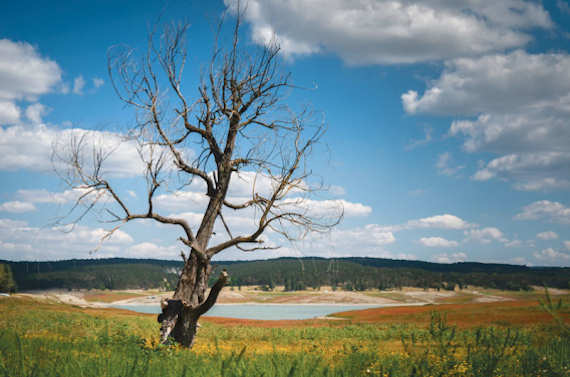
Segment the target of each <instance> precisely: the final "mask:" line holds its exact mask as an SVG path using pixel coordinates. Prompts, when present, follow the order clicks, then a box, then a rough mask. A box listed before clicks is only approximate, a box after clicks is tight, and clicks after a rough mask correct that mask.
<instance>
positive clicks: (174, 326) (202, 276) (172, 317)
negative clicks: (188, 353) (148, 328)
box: [158, 253, 228, 347]
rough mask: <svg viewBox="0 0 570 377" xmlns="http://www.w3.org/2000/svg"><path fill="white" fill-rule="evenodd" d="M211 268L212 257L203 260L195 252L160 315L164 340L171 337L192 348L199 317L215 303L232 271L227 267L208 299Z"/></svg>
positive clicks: (163, 305)
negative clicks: (227, 269)
mask: <svg viewBox="0 0 570 377" xmlns="http://www.w3.org/2000/svg"><path fill="white" fill-rule="evenodd" d="M211 269H212V267H211V265H210V261H209V260H201V259H200V258H198V256H197V255H196V254H195V253H191V255H190V258H188V260H187V261H186V263H185V265H184V269H183V270H182V273H181V275H180V279H179V280H178V285H177V287H176V291H175V292H174V296H173V298H172V299H171V300H165V301H163V302H162V303H161V306H162V313H161V314H160V315H159V316H158V322H160V324H161V328H160V335H161V343H165V342H166V341H167V340H168V338H169V337H171V338H172V339H173V340H174V341H175V342H177V343H180V344H181V345H183V346H185V347H192V345H193V344H194V337H195V335H196V331H197V328H198V319H199V318H200V316H202V315H203V314H204V313H206V312H207V311H208V310H209V309H210V308H211V307H212V306H213V305H214V304H215V302H216V300H217V298H218V294H219V293H220V291H221V290H222V288H223V287H224V285H225V284H226V283H227V281H228V274H227V272H226V271H225V270H224V271H222V273H221V274H220V278H219V279H218V281H217V282H216V283H215V284H214V286H213V287H212V289H211V290H210V293H209V295H208V298H205V297H206V291H207V289H208V277H209V276H210V273H211Z"/></svg>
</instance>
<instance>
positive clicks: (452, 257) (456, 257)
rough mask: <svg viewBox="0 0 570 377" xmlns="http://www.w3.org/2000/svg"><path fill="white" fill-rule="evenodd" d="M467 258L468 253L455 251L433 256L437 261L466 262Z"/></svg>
mask: <svg viewBox="0 0 570 377" xmlns="http://www.w3.org/2000/svg"><path fill="white" fill-rule="evenodd" d="M466 259H467V254H465V253H463V252H458V253H453V254H447V253H442V254H437V255H434V256H433V257H432V260H433V261H434V262H437V263H455V262H464V261H465V260H466Z"/></svg>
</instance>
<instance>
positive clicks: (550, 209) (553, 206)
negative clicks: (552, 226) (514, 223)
mask: <svg viewBox="0 0 570 377" xmlns="http://www.w3.org/2000/svg"><path fill="white" fill-rule="evenodd" d="M514 218H515V220H548V221H552V222H559V223H563V224H569V223H570V208H568V207H566V206H565V205H564V204H562V203H559V202H552V201H550V200H539V201H536V202H534V203H531V204H529V205H527V206H525V207H524V208H523V209H522V212H520V213H518V214H516V215H515V217H514Z"/></svg>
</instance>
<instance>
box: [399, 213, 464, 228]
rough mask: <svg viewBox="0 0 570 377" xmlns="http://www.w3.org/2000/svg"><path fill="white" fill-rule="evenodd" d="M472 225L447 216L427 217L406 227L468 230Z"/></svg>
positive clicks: (407, 224)
mask: <svg viewBox="0 0 570 377" xmlns="http://www.w3.org/2000/svg"><path fill="white" fill-rule="evenodd" d="M470 226H471V225H470V224H469V223H468V222H466V221H464V220H463V219H460V218H459V217H457V216H454V215H450V214H445V215H437V216H431V217H425V218H423V219H418V220H410V221H408V222H407V223H406V225H405V226H404V228H405V229H414V228H433V229H466V228H469V227H470Z"/></svg>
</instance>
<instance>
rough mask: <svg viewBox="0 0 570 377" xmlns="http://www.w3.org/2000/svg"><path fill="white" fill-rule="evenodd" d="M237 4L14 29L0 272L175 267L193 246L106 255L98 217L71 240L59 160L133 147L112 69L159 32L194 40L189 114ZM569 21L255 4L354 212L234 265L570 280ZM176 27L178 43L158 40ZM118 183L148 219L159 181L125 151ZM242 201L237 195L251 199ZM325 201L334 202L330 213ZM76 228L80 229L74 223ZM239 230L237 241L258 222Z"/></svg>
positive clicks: (259, 32)
mask: <svg viewBox="0 0 570 377" xmlns="http://www.w3.org/2000/svg"><path fill="white" fill-rule="evenodd" d="M227 7H229V16H228V17H229V18H228V20H229V21H230V22H231V17H232V15H233V14H235V13H233V12H232V10H233V9H235V2H234V1H233V0H225V2H221V1H220V2H216V1H212V2H197V1H194V2H192V1H187V2H185V1H170V2H165V3H160V2H150V1H149V2H146V1H137V2H134V1H121V2H110V1H97V2H87V1H85V2H84V1H78V2H72V3H71V2H57V1H50V2H47V1H45V2H44V1H32V2H28V1H20V2H17V3H15V2H12V3H10V4H4V5H3V10H2V12H1V13H0V180H1V182H2V183H3V184H2V185H0V258H2V259H10V260H53V259H64V258H88V257H110V256H119V257H156V258H165V259H176V258H178V257H179V252H180V249H181V248H182V246H181V244H178V243H177V241H176V238H177V230H176V229H169V228H167V227H165V226H157V225H156V224H153V223H136V224H131V223H129V224H127V225H125V226H124V227H122V228H121V229H120V231H118V232H115V234H114V235H113V237H111V239H110V240H108V241H106V242H104V243H103V244H100V242H99V241H100V239H101V237H102V236H103V235H104V234H105V230H106V229H109V226H108V224H106V223H103V222H101V220H102V217H101V216H100V215H101V214H100V213H99V216H98V213H97V212H95V213H94V214H93V216H89V217H87V218H85V219H83V221H82V222H81V223H80V224H79V225H78V226H77V227H75V229H74V230H73V231H72V232H64V231H63V230H64V229H66V228H65V226H62V225H57V224H54V219H55V218H57V217H59V216H62V215H64V214H66V213H67V211H68V210H69V208H70V206H71V205H72V203H73V199H74V198H76V193H74V192H72V191H69V188H68V187H66V186H65V185H64V184H63V183H62V182H61V180H60V179H59V178H58V177H57V175H56V174H54V172H53V166H52V163H51V161H50V155H51V153H52V150H53V148H54V147H55V148H57V147H58V145H61V144H60V143H61V142H62V141H64V140H65V139H66V137H69V134H70V133H73V132H78V130H79V132H82V131H81V130H91V134H92V135H94V136H95V138H99V139H101V138H105V139H106V140H107V142H106V143H107V146H109V147H116V146H117V145H118V144H119V141H120V139H121V135H122V134H123V133H124V132H125V130H127V129H128V128H129V126H131V125H132V124H134V119H135V116H134V115H135V114H134V113H133V111H132V109H130V108H128V107H126V106H125V105H124V104H123V103H122V102H121V101H120V100H119V99H118V98H117V96H116V95H115V93H114V91H113V88H112V85H111V84H110V80H109V76H108V73H107V58H106V56H107V51H108V49H109V48H110V47H111V46H115V45H119V44H124V45H128V46H132V47H134V48H138V49H139V50H140V49H143V50H144V48H145V45H146V38H147V35H148V32H149V30H150V29H151V28H153V27H155V26H156V25H161V24H164V23H168V22H173V21H174V22H188V23H190V25H191V26H190V29H189V34H188V51H189V56H190V60H189V63H188V65H187V67H186V69H185V79H184V80H185V88H188V90H187V91H186V93H188V96H189V97H192V96H193V95H195V94H196V91H195V90H194V89H195V88H196V85H197V84H198V82H199V77H200V69H201V68H202V67H203V66H204V64H206V63H207V62H208V59H209V56H210V52H211V49H212V45H213V33H212V30H214V29H215V25H216V23H217V22H218V19H219V17H220V16H221V14H222V13H223V12H225V11H226V9H227ZM567 25H570V7H569V5H568V2H567V1H566V0H557V1H554V0H552V1H543V2H540V1H523V0H504V1H501V2H497V4H495V2H487V1H476V0H461V1H459V0H458V1H443V0H441V1H427V0H424V1H420V0H417V1H412V0H397V1H383V0H376V1H374V0H367V1H359V2H353V1H341V0H327V1H325V0H313V1H309V0H296V1H277V0H250V1H249V3H248V6H247V9H246V11H245V13H244V25H243V27H242V29H241V35H240V37H241V39H240V40H241V43H242V44H243V45H244V46H245V48H246V49H248V50H254V49H255V48H258V47H259V46H260V45H263V44H264V43H267V42H268V41H269V40H270V39H271V38H276V40H278V41H279V42H280V44H281V48H282V69H283V70H284V71H286V72H291V74H292V80H293V82H294V83H295V84H296V85H298V86H299V87H301V88H304V89H299V90H296V91H294V92H293V93H292V94H291V95H290V98H289V102H290V104H291V106H293V107H295V106H298V105H300V104H303V103H306V104H310V105H311V107H312V108H313V109H316V110H317V111H318V112H319V114H322V115H323V116H324V119H326V124H327V126H328V131H327V134H326V136H325V138H324V144H325V145H322V146H321V147H319V148H318V149H317V150H316V151H315V153H314V155H313V156H312V160H311V161H312V165H311V167H312V170H313V172H315V173H316V174H317V175H318V176H320V177H322V178H323V179H324V180H325V182H326V183H327V184H329V185H330V186H331V189H330V190H329V192H328V193H326V194H324V195H322V196H321V197H320V198H316V199H315V200H317V202H315V203H314V205H315V208H319V209H323V210H326V206H327V205H328V204H330V203H331V201H334V203H337V204H338V203H342V204H343V206H344V210H345V218H344V220H343V222H342V223H341V224H340V225H339V226H338V227H337V228H335V229H334V230H333V231H332V232H331V233H330V234H326V235H309V236H308V237H307V238H306V239H305V240H303V241H300V242H296V243H288V242H284V241H282V240H280V239H279V238H278V237H276V235H274V234H269V235H268V239H269V241H270V242H272V243H274V244H281V245H282V248H281V249H279V250H276V251H259V252H257V253H247V254H244V253H241V252H238V251H237V250H228V251H226V252H224V253H222V254H221V255H219V258H220V259H257V258H269V257H276V256H309V255H317V256H323V257H333V256H372V257H388V258H405V259H421V260H428V261H436V262H455V261H481V262H501V263H514V264H527V265H555V266H568V265H570V195H569V190H570V147H569V145H570V124H569V119H570V55H569V50H570V30H569V28H568V26H567ZM159 28H160V26H159ZM115 152H116V153H115V154H114V156H113V157H112V158H111V160H110V161H109V163H110V167H109V171H110V173H111V176H112V178H113V182H114V184H115V185H116V187H118V190H119V191H120V192H121V194H122V195H124V196H125V198H127V199H126V200H127V201H128V202H129V203H130V204H132V205H133V206H136V205H137V203H140V200H141V197H143V196H144V179H142V177H141V176H140V174H138V173H137V172H139V171H140V169H139V165H137V164H138V161H136V158H133V156H134V157H136V153H134V154H133V150H132V148H130V147H129V145H128V144H127V145H123V146H121V147H119V148H118V149H117V150H116V151H115ZM238 186H240V185H238V184H236V186H235V187H234V188H233V190H234V192H235V193H239V192H240V190H245V188H244V187H241V186H240V187H238ZM194 194H196V195H199V188H197V187H188V188H187V189H186V190H185V191H184V190H183V191H177V190H176V189H174V188H171V189H170V190H164V191H163V192H161V193H160V195H161V196H160V197H159V198H157V199H159V202H158V203H157V205H158V206H159V208H161V209H162V210H163V211H165V213H166V214H174V213H176V214H180V215H184V216H188V217H189V218H192V216H196V215H197V214H198V213H199V208H200V203H199V202H200V200H199V199H196V200H194V201H193V199H192V198H194V199H195V198H196V196H194ZM325 200H329V201H328V202H325ZM71 219H72V218H69V217H68V218H67V220H68V221H69V220H71ZM230 220H231V221H235V223H236V224H237V226H238V228H239V223H240V221H241V220H240V219H239V218H235V219H230Z"/></svg>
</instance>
